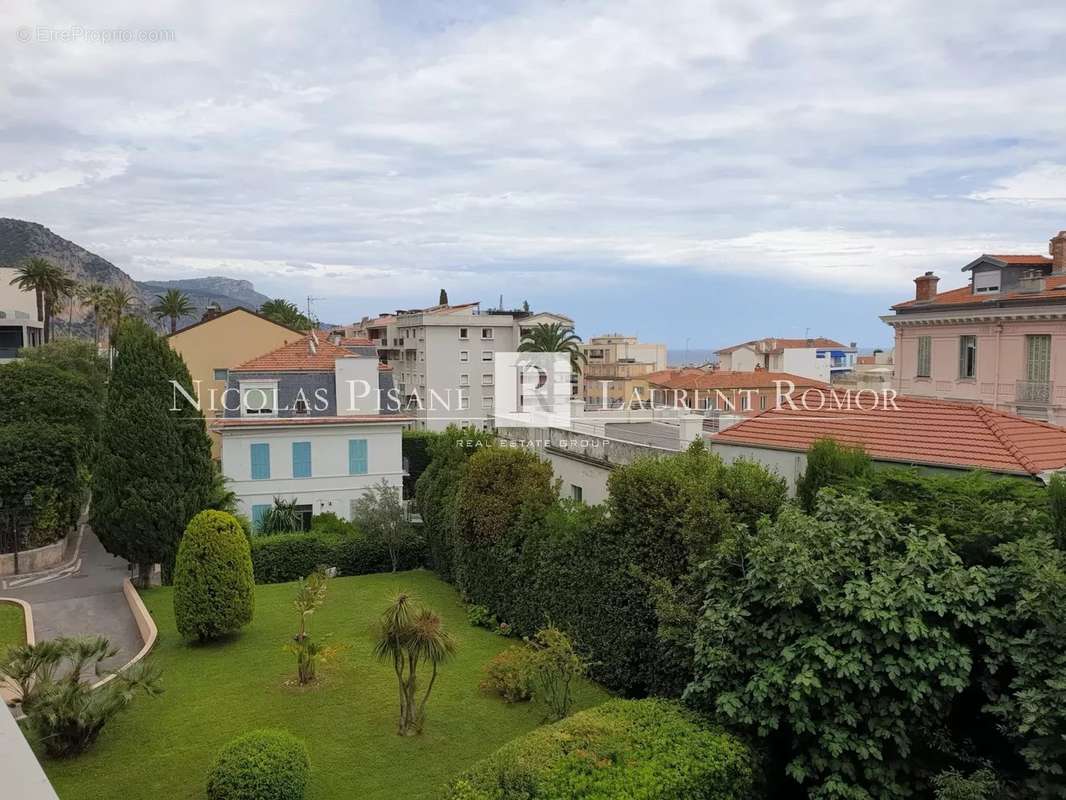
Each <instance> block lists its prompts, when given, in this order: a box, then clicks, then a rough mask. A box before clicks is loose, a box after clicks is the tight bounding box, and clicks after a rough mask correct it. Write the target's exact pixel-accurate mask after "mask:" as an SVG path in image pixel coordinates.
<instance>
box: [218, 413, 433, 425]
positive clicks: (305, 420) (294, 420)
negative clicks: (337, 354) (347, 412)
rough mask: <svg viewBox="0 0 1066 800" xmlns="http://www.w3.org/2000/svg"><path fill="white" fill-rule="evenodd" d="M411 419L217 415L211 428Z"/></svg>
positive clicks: (403, 418) (403, 419)
mask: <svg viewBox="0 0 1066 800" xmlns="http://www.w3.org/2000/svg"><path fill="white" fill-rule="evenodd" d="M413 421H414V417H408V416H401V415H399V414H358V415H352V416H347V417H218V418H217V419H216V420H215V422H214V423H213V424H212V425H211V428H212V429H217V428H254V427H257V426H262V425H270V426H273V425H354V424H362V423H365V422H380V423H393V424H395V423H407V422H413Z"/></svg>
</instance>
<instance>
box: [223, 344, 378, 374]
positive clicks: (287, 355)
mask: <svg viewBox="0 0 1066 800" xmlns="http://www.w3.org/2000/svg"><path fill="white" fill-rule="evenodd" d="M311 345H312V342H311V337H310V336H304V337H303V338H302V339H297V340H296V341H295V342H290V343H289V344H287V345H284V346H282V347H279V348H278V349H277V350H272V351H271V352H269V353H265V354H264V355H261V356H257V357H256V358H253V359H252V360H251V361H245V362H244V363H243V364H241V365H240V366H237V367H234V368H233V369H231V370H230V372H332V371H333V365H334V363H335V362H336V361H337V359H338V358H358V356H354V355H353V354H352V353H351V352H349V351H348V350H345V349H344V348H343V347H338V346H337V345H335V344H333V343H332V342H331V341H329V340H328V339H326V337H324V336H319V337H318V344H316V345H315V346H314V347H313V348H312V346H311Z"/></svg>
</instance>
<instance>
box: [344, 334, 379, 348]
mask: <svg viewBox="0 0 1066 800" xmlns="http://www.w3.org/2000/svg"><path fill="white" fill-rule="evenodd" d="M337 344H339V345H340V346H341V347H374V340H373V339H362V338H359V337H358V336H343V337H341V340H340V341H339V342H337Z"/></svg>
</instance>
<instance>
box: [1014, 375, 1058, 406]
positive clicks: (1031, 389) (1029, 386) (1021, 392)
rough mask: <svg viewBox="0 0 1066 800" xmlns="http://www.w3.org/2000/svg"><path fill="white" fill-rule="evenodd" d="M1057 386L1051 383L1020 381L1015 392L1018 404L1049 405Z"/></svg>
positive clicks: (1015, 399)
mask: <svg viewBox="0 0 1066 800" xmlns="http://www.w3.org/2000/svg"><path fill="white" fill-rule="evenodd" d="M1054 388H1055V385H1054V384H1053V383H1051V382H1050V381H1018V382H1017V385H1016V388H1015V390H1014V401H1015V402H1016V403H1028V404H1032V405H1048V404H1050V403H1051V396H1052V393H1053V389H1054Z"/></svg>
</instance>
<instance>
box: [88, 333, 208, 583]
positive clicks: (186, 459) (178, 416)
mask: <svg viewBox="0 0 1066 800" xmlns="http://www.w3.org/2000/svg"><path fill="white" fill-rule="evenodd" d="M115 347H116V349H117V351H118V355H117V358H116V360H115V366H114V372H113V374H112V378H111V383H110V387H109V390H108V397H107V406H106V408H105V415H104V421H103V426H102V433H101V443H100V456H99V459H98V463H97V468H96V470H95V471H94V472H93V511H92V524H93V529H94V530H95V531H96V535H97V536H98V537H99V538H100V541H101V543H102V544H103V545H104V547H105V548H106V549H107V551H108V552H109V553H111V554H112V555H117V556H121V557H122V558H125V559H127V560H128V561H131V562H133V563H135V564H137V565H138V566H139V576H140V581H141V584H142V585H145V584H146V583H147V580H148V576H149V574H150V572H151V566H152V564H155V563H161V564H163V568H164V578H166V579H169V574H170V568H171V566H172V565H173V561H174V557H175V555H176V554H177V550H178V542H179V541H180V539H181V535H182V532H183V531H184V530H185V526H186V525H187V524H188V523H189V520H190V519H192V517H193V515H194V514H196V513H197V512H198V511H200V510H201V509H203V508H204V507H205V506H206V504H207V501H208V498H209V497H210V493H211V486H212V482H213V469H214V468H213V465H212V463H211V443H210V441H209V440H208V438H207V432H206V429H205V426H204V418H203V415H202V414H201V413H200V411H198V410H197V409H196V408H195V407H193V406H192V405H191V404H189V403H184V402H182V401H181V398H180V395H176V394H175V389H174V387H173V386H172V385H171V381H177V382H178V383H179V384H180V385H182V386H183V387H185V390H186V391H187V392H189V393H192V385H191V383H192V382H191V379H190V378H189V371H188V369H186V367H185V363H184V362H183V361H182V360H181V357H180V356H179V355H177V354H176V353H175V352H174V351H173V350H171V349H170V347H169V346H167V344H166V342H165V341H163V340H162V339H161V338H160V337H159V336H157V335H156V334H155V333H153V332H152V331H151V329H149V328H148V326H147V325H146V324H145V323H144V322H143V321H141V320H139V319H126V320H123V322H122V324H121V326H120V327H119V330H118V336H117V337H116V340H115ZM175 397H177V398H178V401H177V403H175V400H174V398H175Z"/></svg>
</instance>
